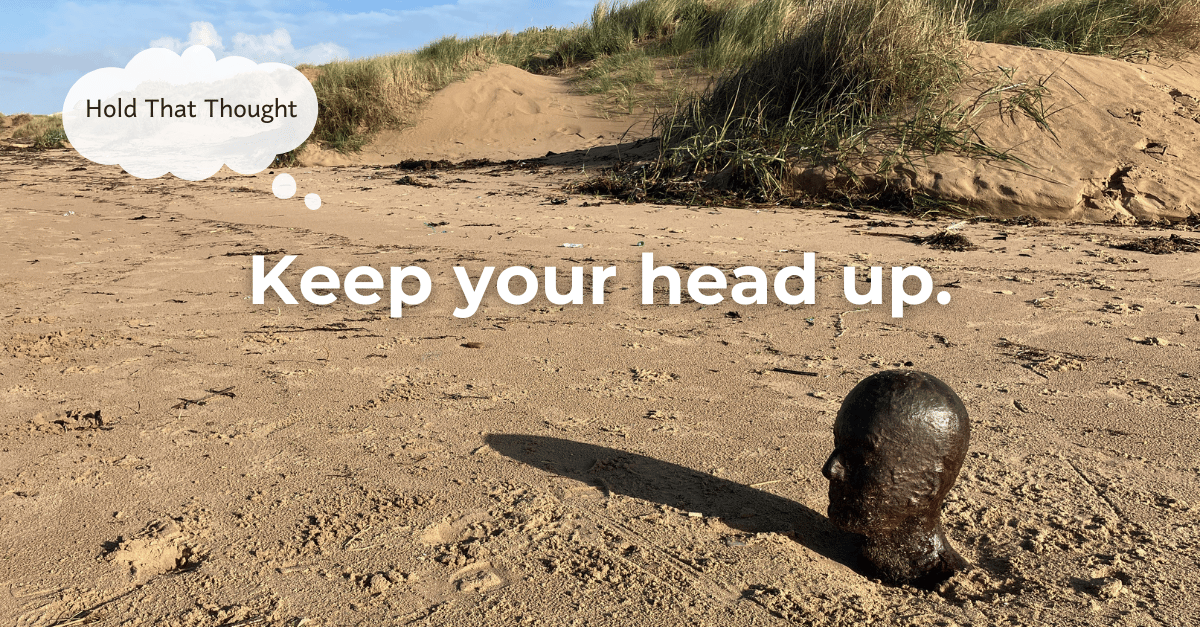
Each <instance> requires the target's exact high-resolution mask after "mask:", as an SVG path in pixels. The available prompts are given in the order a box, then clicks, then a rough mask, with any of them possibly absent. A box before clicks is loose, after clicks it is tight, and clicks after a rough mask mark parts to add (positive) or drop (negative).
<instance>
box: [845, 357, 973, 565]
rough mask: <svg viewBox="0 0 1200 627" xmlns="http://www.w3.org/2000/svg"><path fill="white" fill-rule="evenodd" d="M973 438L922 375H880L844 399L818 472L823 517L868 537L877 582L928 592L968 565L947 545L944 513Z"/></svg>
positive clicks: (962, 413) (960, 412)
mask: <svg viewBox="0 0 1200 627" xmlns="http://www.w3.org/2000/svg"><path fill="white" fill-rule="evenodd" d="M970 436H971V424H970V422H969V421H968V419H967V409H966V407H964V406H963V403H962V400H960V399H959V398H958V395H957V394H955V393H954V391H953V390H951V389H950V387H949V386H948V385H946V384H945V383H943V382H942V381H940V380H938V379H937V378H936V377H934V376H932V375H929V374H926V373H923V372H917V371H913V370H888V371H884V372H879V373H876V374H874V375H871V376H869V377H867V378H866V379H863V380H862V381H860V382H859V383H858V385H856V386H855V387H854V389H853V390H851V391H850V393H849V394H848V395H847V396H846V399H845V400H844V401H842V406H841V409H840V410H839V411H838V415H837V419H836V421H835V422H834V425H833V442H834V449H833V453H831V454H830V455H829V459H828V460H827V461H826V462H825V466H824V467H823V468H822V469H821V472H822V474H824V475H825V478H827V479H829V519H830V521H832V522H833V524H834V525H835V526H837V527H838V528H839V529H842V530H843V531H849V532H853V533H859V534H862V535H864V536H866V540H865V542H864V544H863V553H864V555H865V556H866V558H867V559H868V560H869V561H870V562H871V563H872V564H873V565H874V567H875V568H876V569H877V570H878V572H879V574H880V576H881V578H883V579H885V580H888V581H891V582H893V583H900V584H905V583H907V584H913V585H928V584H932V583H936V582H938V581H941V580H944V579H946V578H947V577H949V576H950V575H952V574H953V573H954V572H955V571H957V570H961V569H964V568H966V567H968V566H969V564H968V563H967V561H966V560H965V559H963V557H962V556H960V555H959V554H958V552H957V551H955V550H954V548H953V547H951V546H950V543H949V541H948V540H947V539H946V532H945V529H943V527H942V523H941V507H942V501H943V500H944V499H945V498H946V494H947V493H949V492H950V488H951V486H953V485H954V481H955V480H956V479H957V478H958V471H959V468H961V467H962V463H963V459H964V458H965V457H966V454H967V446H968V444H969V440H970Z"/></svg>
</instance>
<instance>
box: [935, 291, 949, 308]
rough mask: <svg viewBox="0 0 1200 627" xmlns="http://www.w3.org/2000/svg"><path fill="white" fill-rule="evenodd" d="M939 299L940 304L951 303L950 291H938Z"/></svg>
mask: <svg viewBox="0 0 1200 627" xmlns="http://www.w3.org/2000/svg"><path fill="white" fill-rule="evenodd" d="M937 299H938V304H939V305H949V304H950V292H938V295H937Z"/></svg>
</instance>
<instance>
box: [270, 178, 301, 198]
mask: <svg viewBox="0 0 1200 627" xmlns="http://www.w3.org/2000/svg"><path fill="white" fill-rule="evenodd" d="M271 193H273V194H275V197H276V198H278V199H280V200H287V199H288V198H291V197H292V196H295V195H296V179H295V178H293V177H292V175H291V174H280V175H279V176H276V177H275V180H274V181H271Z"/></svg>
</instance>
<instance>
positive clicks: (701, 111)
mask: <svg viewBox="0 0 1200 627" xmlns="http://www.w3.org/2000/svg"><path fill="white" fill-rule="evenodd" d="M1198 7H1200V0H641V1H639V2H629V3H617V4H610V3H607V2H600V3H599V4H597V5H596V6H595V8H594V10H593V12H592V15H591V18H590V19H589V20H588V22H587V23H585V24H582V25H577V26H572V27H567V28H534V29H528V30H525V31H521V32H519V33H502V34H499V35H485V36H477V37H469V38H459V37H447V38H443V39H440V40H438V41H435V42H433V43H431V44H429V45H427V46H425V47H424V48H421V49H419V50H417V51H415V52H410V53H402V54H396V55H386V56H378V57H372V58H368V59H359V60H353V61H339V62H335V63H331V64H327V65H324V66H321V67H320V68H318V70H319V72H320V75H319V76H318V77H317V79H316V80H315V82H314V88H315V89H316V92H317V97H318V100H319V102H320V106H321V111H320V114H319V117H318V122H317V128H316V129H315V131H314V135H313V137H314V138H315V139H316V140H317V141H318V142H320V143H321V144H322V145H324V146H327V147H332V148H336V149H339V150H343V151H354V150H357V149H359V148H361V147H362V146H363V145H364V144H365V143H366V142H367V141H369V139H370V137H371V136H372V135H373V134H374V133H375V132H377V131H379V130H380V129H383V128H388V127H399V126H403V125H404V124H406V123H407V122H408V120H409V118H410V116H411V113H412V112H413V111H414V110H416V109H417V107H419V105H420V104H421V103H422V102H423V101H424V100H425V99H426V98H428V97H429V96H430V95H431V94H432V93H433V92H435V91H437V90H438V89H441V88H442V87H445V86H446V85H448V84H449V83H450V82H452V81H455V80H459V79H461V78H463V77H466V76H468V75H469V74H471V73H472V72H475V71H478V70H481V69H484V68H486V67H487V66H488V65H490V64H493V63H508V64H511V65H515V66H517V67H520V68H523V69H525V70H528V71H530V72H535V73H549V74H553V73H559V72H563V71H566V70H570V71H571V72H572V73H573V74H574V75H575V76H576V79H577V81H578V82H577V84H578V87H579V89H580V91H582V92H584V93H589V94H596V95H600V96H603V97H604V98H605V99H606V102H607V103H609V104H610V105H614V106H615V109H616V110H618V111H620V110H623V111H632V110H633V107H634V104H635V102H637V98H638V93H639V89H642V88H643V87H644V86H645V85H647V84H649V83H652V82H653V81H654V76H655V74H654V71H653V69H652V68H653V65H654V62H655V59H663V58H665V59H671V60H673V61H674V62H676V63H679V64H687V65H689V66H690V67H691V68H693V69H699V70H701V71H704V72H707V73H709V74H710V75H712V76H715V77H718V78H719V80H718V81H717V82H716V85H715V87H714V88H713V89H712V90H711V91H710V92H708V93H706V94H697V95H694V96H690V97H688V98H684V99H682V101H681V102H678V104H677V106H676V107H675V109H674V110H673V111H671V112H669V113H667V114H664V115H662V116H660V117H659V118H658V120H657V122H656V125H657V131H658V132H659V134H660V136H661V138H662V140H663V141H662V144H661V145H662V147H663V149H662V153H661V156H660V159H659V160H658V163H656V164H654V166H653V167H651V168H642V169H639V170H638V176H640V177H642V178H643V179H644V178H646V177H647V176H652V177H654V178H657V179H658V181H659V182H660V183H661V182H662V181H664V180H667V179H671V178H674V179H677V180H678V179H684V178H690V179H692V180H696V181H702V182H704V183H705V184H708V183H712V182H715V183H716V184H718V185H720V186H722V187H730V186H732V187H735V188H743V189H747V190H757V191H755V192H754V193H756V194H757V195H759V196H762V197H772V196H777V195H779V194H782V193H784V192H785V191H786V190H784V185H783V183H782V179H783V177H784V174H785V171H786V168H787V167H788V164H791V163H795V162H796V161H798V160H799V161H809V162H817V163H820V162H827V163H831V164H833V165H834V166H835V167H841V168H845V169H847V170H848V168H847V165H848V164H849V163H851V162H855V161H858V162H862V161H864V160H866V161H870V162H872V163H873V164H874V165H875V166H876V167H877V168H881V169H886V168H888V167H891V166H893V165H895V164H896V163H898V162H902V161H905V160H909V159H912V158H914V156H915V155H919V154H929V153H936V152H941V151H946V150H954V151H958V152H962V153H965V154H968V155H979V156H987V157H989V158H996V159H1006V158H1008V155H1006V154H1004V153H1002V152H999V151H996V150H993V149H992V148H990V147H988V146H986V145H983V144H981V143H980V142H979V141H978V138H977V137H976V136H975V135H974V133H973V120H974V119H975V117H976V116H977V115H979V114H980V112H981V111H984V110H985V109H987V108H988V107H989V106H991V105H999V106H1000V107H1001V108H1007V109H1008V110H1010V111H1015V112H1018V113H1021V114H1023V115H1026V116H1028V117H1030V118H1031V119H1033V120H1034V121H1035V122H1036V123H1038V124H1040V125H1043V126H1046V125H1047V120H1046V115H1047V112H1046V111H1045V109H1044V106H1043V104H1042V101H1041V97H1042V96H1043V94H1044V91H1045V90H1044V88H1043V86H1042V85H1041V84H1038V83H1032V84H1022V85H1016V84H1013V83H1012V81H1011V80H1007V79H1008V78H1011V77H1005V76H1000V75H986V76H980V75H978V74H974V73H972V72H971V71H970V69H969V67H968V66H967V64H966V58H965V45H966V43H967V42H968V41H971V40H975V41H984V42H993V43H1004V44H1013V45H1022V46H1036V47H1042V48H1048V49H1054V50H1061V51H1066V52H1073V53H1079V54H1100V55H1108V56H1113V57H1130V56H1136V55H1151V54H1160V55H1180V54H1184V53H1186V52H1189V51H1193V50H1195V49H1196V48H1197V47H1198V46H1200V18H1198V16H1200V8H1198ZM966 79H970V80H973V81H974V82H975V83H978V84H980V85H981V86H980V87H979V97H978V98H977V99H976V100H975V101H974V102H972V103H969V104H967V105H963V104H961V103H959V104H956V103H955V102H953V101H952V100H951V94H952V93H953V92H955V90H956V89H957V88H959V86H960V85H961V84H962V82H963V81H964V80H966ZM677 100H680V99H678V98H677ZM648 173H650V174H648ZM639 184H640V185H642V186H643V187H645V186H646V185H648V184H649V183H648V182H647V181H642V182H640V183H639Z"/></svg>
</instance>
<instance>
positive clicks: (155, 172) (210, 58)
mask: <svg viewBox="0 0 1200 627" xmlns="http://www.w3.org/2000/svg"><path fill="white" fill-rule="evenodd" d="M316 122H317V95H316V92H314V91H313V88H312V85H311V84H309V82H308V79H306V78H305V77H304V75H303V74H301V73H300V72H299V71H297V70H296V69H295V68H293V67H291V66H289V65H284V64H282V63H261V64H259V63H255V62H254V61H251V60H249V59H246V58H243V57H225V58H224V59H221V60H220V61H218V60H217V59H216V56H215V55H213V53H212V51H211V50H209V49H208V48H206V47H204V46H192V47H190V48H188V49H187V50H184V51H183V54H182V55H178V54H175V53H174V52H172V51H170V50H167V49H166V48H150V49H148V50H143V51H142V52H140V53H138V54H137V56H135V57H133V59H131V60H130V61H129V63H128V64H127V65H126V66H125V67H124V68H112V67H110V68H103V69H99V70H95V71H93V72H89V73H88V74H87V75H85V76H84V77H83V78H81V79H79V80H78V81H77V82H76V83H75V85H74V86H73V87H71V91H69V92H68V93H67V98H66V100H65V101H64V102H63V128H64V130H65V131H66V133H67V139H68V140H69V141H70V142H71V145H72V146H74V148H75V150H77V151H79V154H81V155H83V156H84V157H86V158H87V159H89V160H91V161H94V162H96V163H101V164H105V165H112V164H119V165H120V166H121V167H122V168H124V169H125V171H126V172H128V173H129V174H132V175H133V176H136V177H138V178H143V179H151V178H157V177H160V176H162V175H163V174H166V173H168V172H170V173H171V174H174V175H175V176H177V177H179V178H181V179H185V180H189V181H199V180H202V179H205V178H208V177H210V176H212V175H213V174H216V173H217V171H218V170H220V169H221V166H222V165H227V166H229V168H230V169H231V170H233V171H234V172H237V173H239V174H255V173H257V172H261V171H263V170H265V169H266V168H267V167H268V166H270V165H271V162H272V161H273V160H274V159H275V155H277V154H280V153H284V152H287V151H289V150H293V149H295V148H296V147H298V146H299V145H300V144H302V143H303V142H304V140H305V139H307V138H308V136H309V134H310V133H312V129H313V126H315V125H316ZM294 185H295V182H294V181H293V193H295V188H294Z"/></svg>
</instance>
